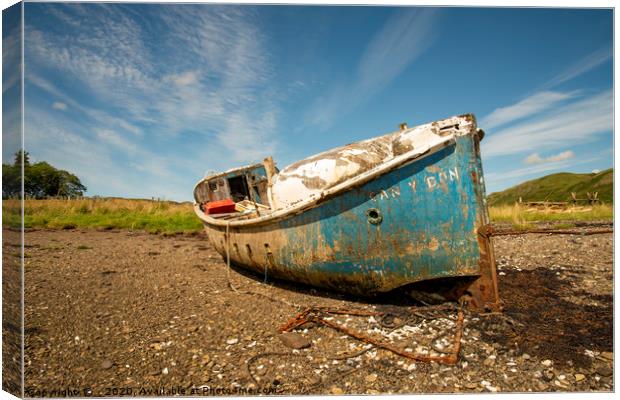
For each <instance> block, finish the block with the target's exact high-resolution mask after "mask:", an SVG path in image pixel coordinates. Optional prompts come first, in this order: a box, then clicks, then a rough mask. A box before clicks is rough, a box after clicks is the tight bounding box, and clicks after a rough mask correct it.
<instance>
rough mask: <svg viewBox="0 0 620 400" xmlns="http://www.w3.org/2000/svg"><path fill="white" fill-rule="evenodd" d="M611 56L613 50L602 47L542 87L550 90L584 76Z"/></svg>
mask: <svg viewBox="0 0 620 400" xmlns="http://www.w3.org/2000/svg"><path fill="white" fill-rule="evenodd" d="M612 55H613V50H612V49H611V47H603V48H601V49H599V50H597V51H595V52H594V53H591V54H588V55H587V56H586V57H584V58H583V59H581V60H579V61H578V62H577V63H575V64H573V65H571V66H570V67H568V68H567V69H566V70H564V71H563V72H562V73H561V74H559V75H558V76H556V77H555V78H553V79H551V80H550V81H549V82H547V83H546V84H545V85H544V86H543V87H545V88H551V87H553V86H557V85H559V84H561V83H563V82H566V81H569V80H571V79H573V78H576V77H577V76H579V75H581V74H584V73H586V72H588V71H590V70H591V69H594V68H596V67H598V66H599V65H601V64H603V63H604V62H605V61H607V60H609V59H611V56H612Z"/></svg>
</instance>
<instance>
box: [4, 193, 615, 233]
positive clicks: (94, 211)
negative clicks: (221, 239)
mask: <svg viewBox="0 0 620 400" xmlns="http://www.w3.org/2000/svg"><path fill="white" fill-rule="evenodd" d="M568 211H570V212H568ZM489 213H490V216H491V221H492V222H506V223H511V224H513V225H514V226H516V227H524V226H528V225H530V224H531V223H532V222H533V221H563V222H565V225H567V226H570V222H571V221H591V220H612V219H613V207H612V206H611V205H597V206H591V207H580V208H575V209H569V210H567V211H562V212H558V211H556V210H552V209H543V210H536V211H528V210H527V209H525V207H523V206H519V205H516V204H515V205H512V206H491V207H489ZM2 220H3V226H5V227H6V226H8V227H19V226H20V215H19V201H18V200H3V202H2ZM25 226H26V228H53V229H70V228H99V229H112V228H116V229H131V230H142V231H147V232H151V233H188V232H198V231H200V230H201V229H202V225H201V223H200V221H199V220H198V217H196V215H195V214H194V211H193V210H192V206H191V204H190V203H174V202H167V201H151V200H130V199H84V200H26V209H25Z"/></svg>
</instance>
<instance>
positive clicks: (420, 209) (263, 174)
mask: <svg viewBox="0 0 620 400" xmlns="http://www.w3.org/2000/svg"><path fill="white" fill-rule="evenodd" d="M483 136H484V132H483V131H482V130H481V129H478V128H477V127H476V121H475V118H474V116H473V115H469V114H468V115H462V116H456V117H452V118H447V119H444V120H441V121H436V122H432V123H428V124H424V125H420V126H417V127H413V128H409V127H407V126H406V124H401V126H400V129H399V130H398V131H396V132H392V133H389V134H386V135H383V136H379V137H376V138H372V139H368V140H363V141H360V142H357V143H353V144H349V145H346V146H342V147H339V148H335V149H332V150H329V151H325V152H323V153H320V154H317V155H314V156H312V157H309V158H307V159H304V160H301V161H298V162H295V163H294V164H291V165H289V166H287V167H286V168H284V169H282V170H281V171H278V169H277V168H276V167H275V164H274V163H273V160H272V159H271V157H268V158H266V159H265V161H264V162H263V163H261V164H255V165H249V166H245V167H241V168H235V169H231V170H229V171H226V172H222V173H218V174H212V175H209V176H206V177H205V178H203V179H202V180H200V181H199V182H198V184H197V185H196V187H195V188H194V198H195V203H194V210H195V212H196V214H197V215H198V217H199V218H200V219H201V220H202V222H203V224H204V227H205V230H206V233H207V235H208V238H209V240H210V242H211V243H212V245H213V246H214V247H215V249H216V250H217V251H218V252H219V253H220V254H221V255H222V256H223V257H225V258H226V257H227V256H228V257H230V261H231V262H232V263H234V264H236V265H238V266H241V267H244V268H247V269H250V270H253V271H255V272H257V273H259V274H264V276H265V278H267V277H269V278H271V277H273V278H278V279H285V280H290V281H296V282H302V283H305V284H310V285H314V286H318V287H323V288H328V289H334V290H338V291H342V292H348V293H352V294H372V293H378V292H387V291H390V290H393V289H396V288H401V287H405V288H407V287H412V289H413V288H416V287H417V286H420V282H425V283H429V285H430V287H433V288H434V289H433V290H435V289H437V290H439V288H441V290H443V291H444V292H447V293H451V295H453V296H455V297H459V296H462V295H467V296H468V298H469V299H470V304H473V305H474V306H475V307H487V308H496V307H497V306H498V303H499V300H498V293H497V278H496V269H495V260H494V256H493V249H492V247H491V243H490V238H489V237H488V235H486V234H485V233H484V229H485V227H486V226H487V225H488V224H489V217H488V212H487V207H486V201H485V189H484V181H483V174H482V165H481V161H480V150H479V141H480V140H481V139H482V137H483ZM446 282H447V286H448V289H447V290H446Z"/></svg>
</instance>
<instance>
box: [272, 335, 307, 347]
mask: <svg viewBox="0 0 620 400" xmlns="http://www.w3.org/2000/svg"><path fill="white" fill-rule="evenodd" d="M278 338H279V339H280V341H282V343H283V344H284V345H285V346H286V347H290V348H291V349H305V348H307V347H310V345H311V344H312V343H310V341H309V340H308V339H306V338H305V337H303V336H301V335H300V334H297V333H294V332H285V333H282V334H280V335H278Z"/></svg>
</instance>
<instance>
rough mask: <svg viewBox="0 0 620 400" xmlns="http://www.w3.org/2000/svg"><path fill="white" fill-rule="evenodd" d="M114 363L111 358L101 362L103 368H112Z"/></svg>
mask: <svg viewBox="0 0 620 400" xmlns="http://www.w3.org/2000/svg"><path fill="white" fill-rule="evenodd" d="M112 365H114V363H112V361H110V360H104V361H103V362H102V363H101V368H103V369H110V368H112Z"/></svg>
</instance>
